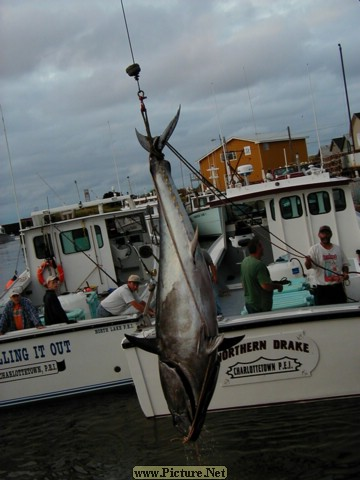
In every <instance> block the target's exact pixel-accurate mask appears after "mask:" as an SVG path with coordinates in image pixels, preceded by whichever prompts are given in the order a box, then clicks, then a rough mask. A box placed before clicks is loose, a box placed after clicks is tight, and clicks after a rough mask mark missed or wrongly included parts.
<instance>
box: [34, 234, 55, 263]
mask: <svg viewBox="0 0 360 480" xmlns="http://www.w3.org/2000/svg"><path fill="white" fill-rule="evenodd" d="M33 242H34V248H35V255H36V258H50V257H54V249H53V246H52V242H51V238H50V235H48V234H44V235H39V236H38V237H34V240H33Z"/></svg>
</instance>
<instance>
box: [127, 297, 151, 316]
mask: <svg viewBox="0 0 360 480" xmlns="http://www.w3.org/2000/svg"><path fill="white" fill-rule="evenodd" d="M130 305H131V306H132V307H134V308H136V310H139V312H141V313H143V312H144V310H145V307H146V302H144V301H141V302H137V301H136V300H133V301H132V302H130ZM148 313H149V315H151V316H153V315H155V312H154V310H153V309H152V308H149V309H148Z"/></svg>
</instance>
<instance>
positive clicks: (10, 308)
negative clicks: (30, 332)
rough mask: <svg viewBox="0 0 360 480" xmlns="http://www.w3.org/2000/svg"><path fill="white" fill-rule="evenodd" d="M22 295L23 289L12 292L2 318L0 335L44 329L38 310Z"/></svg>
mask: <svg viewBox="0 0 360 480" xmlns="http://www.w3.org/2000/svg"><path fill="white" fill-rule="evenodd" d="M21 293H22V290H21V288H13V289H12V290H11V291H10V300H9V301H8V302H7V303H6V305H5V308H4V311H3V314H2V315H1V318H0V335H3V334H4V333H6V332H11V331H15V330H23V329H24V328H32V327H36V328H44V327H43V325H42V324H41V322H40V317H39V314H38V311H37V309H36V308H35V307H34V305H33V304H32V302H31V301H30V300H29V299H28V298H26V297H22V296H21Z"/></svg>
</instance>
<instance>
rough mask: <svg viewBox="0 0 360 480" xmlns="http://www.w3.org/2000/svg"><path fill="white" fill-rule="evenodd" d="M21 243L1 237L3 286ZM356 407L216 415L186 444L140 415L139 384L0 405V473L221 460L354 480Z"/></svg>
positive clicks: (83, 475)
mask: <svg viewBox="0 0 360 480" xmlns="http://www.w3.org/2000/svg"><path fill="white" fill-rule="evenodd" d="M17 247H18V242H11V244H10V243H8V244H6V245H0V265H1V271H0V285H4V284H5V282H6V281H7V279H8V278H10V277H11V276H12V274H13V271H14V269H15V265H14V263H13V262H15V263H16V261H17ZM20 271H21V269H20V268H19V272H20ZM344 374H346V372H344ZM274 388H276V384H274ZM359 414H360V399H343V400H336V401H325V402H321V403H312V404H297V405H285V406H273V407H268V408H257V409H246V410H241V411H236V412H226V413H211V414H209V415H208V416H207V419H206V423H205V427H204V430H203V432H202V434H201V437H200V439H199V440H198V441H197V442H196V443H195V444H191V445H183V444H182V442H181V438H180V436H179V434H178V433H177V431H176V430H175V429H174V427H173V426H172V423H171V420H170V418H162V419H156V420H154V419H146V418H144V416H143V414H142V411H141V409H140V407H139V404H138V401H137V397H136V394H135V391H134V389H133V388H128V389H127V390H126V391H124V390H121V391H120V390H116V391H109V392H102V393H96V394H89V395H86V396H81V397H74V398H64V399H57V400H53V401H48V402H41V403H36V404H33V405H23V406H20V407H16V408H9V409H2V410H0V425H1V450H0V478H1V480H8V479H16V480H30V479H32V480H34V479H35V480H73V479H76V480H81V479H86V480H102V479H105V480H130V479H131V478H132V469H133V467H134V466H137V465H172V466H175V465H224V466H226V467H227V469H228V479H230V480H297V479H299V480H300V479H301V480H345V479H346V480H355V479H356V480H357V479H359V478H360V415H359Z"/></svg>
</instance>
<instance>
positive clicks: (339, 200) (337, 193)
mask: <svg viewBox="0 0 360 480" xmlns="http://www.w3.org/2000/svg"><path fill="white" fill-rule="evenodd" d="M333 197H334V203H335V210H336V211H337V212H342V211H343V210H345V208H346V199H345V192H344V190H343V189H342V188H334V189H333Z"/></svg>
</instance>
